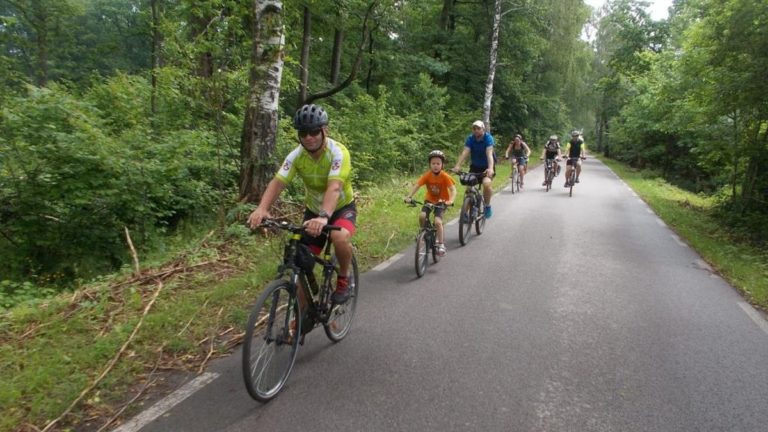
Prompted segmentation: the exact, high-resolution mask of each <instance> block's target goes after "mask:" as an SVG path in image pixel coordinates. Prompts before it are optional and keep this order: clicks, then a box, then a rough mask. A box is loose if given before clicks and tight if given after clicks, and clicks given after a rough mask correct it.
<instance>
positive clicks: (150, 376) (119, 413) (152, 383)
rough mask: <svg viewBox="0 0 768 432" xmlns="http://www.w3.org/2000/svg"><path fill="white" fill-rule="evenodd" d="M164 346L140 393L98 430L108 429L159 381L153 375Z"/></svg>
mask: <svg viewBox="0 0 768 432" xmlns="http://www.w3.org/2000/svg"><path fill="white" fill-rule="evenodd" d="M164 347H165V344H163V346H161V347H160V356H159V357H158V359H157V361H156V362H155V367H154V368H153V369H152V372H150V373H149V377H148V378H147V382H146V383H144V386H143V387H142V388H141V389H140V390H139V392H138V393H136V396H134V397H133V398H131V400H129V401H128V402H127V403H126V404H125V405H123V407H122V408H120V410H118V411H117V413H116V414H115V415H113V416H112V418H111V419H109V420H108V421H107V422H106V423H104V425H103V426H101V427H100V428H99V430H97V431H96V432H101V431H103V430H104V429H106V428H107V427H109V425H111V424H112V423H114V422H115V420H117V419H118V417H120V415H121V414H123V412H124V411H125V410H126V409H128V407H129V406H131V404H133V403H134V402H136V399H138V398H139V397H141V395H142V394H144V392H145V391H146V390H147V389H148V388H150V387H151V386H152V385H154V384H155V383H156V382H157V380H158V379H157V378H154V379H152V376H153V375H154V374H155V372H156V371H157V367H158V366H160V361H161V360H162V359H163V348H164Z"/></svg>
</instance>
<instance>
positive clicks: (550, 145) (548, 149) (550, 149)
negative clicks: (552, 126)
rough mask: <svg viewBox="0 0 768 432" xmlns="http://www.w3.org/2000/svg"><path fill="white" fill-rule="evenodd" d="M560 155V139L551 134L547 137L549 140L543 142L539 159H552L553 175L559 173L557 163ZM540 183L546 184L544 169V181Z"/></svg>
mask: <svg viewBox="0 0 768 432" xmlns="http://www.w3.org/2000/svg"><path fill="white" fill-rule="evenodd" d="M560 157H562V154H561V153H560V141H558V140H557V135H552V136H550V137H549V140H548V141H547V142H546V144H544V151H542V152H541V157H540V158H539V159H547V160H551V161H552V164H553V165H554V169H555V177H557V176H558V175H560V164H559V163H557V162H558V161H560ZM541 185H542V186H546V185H547V172H546V171H544V182H543V183H542V184H541Z"/></svg>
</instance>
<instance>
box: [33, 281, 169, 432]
mask: <svg viewBox="0 0 768 432" xmlns="http://www.w3.org/2000/svg"><path fill="white" fill-rule="evenodd" d="M157 284H158V287H157V290H155V295H154V296H152V300H150V301H149V303H148V304H147V306H146V307H145V308H144V313H143V314H142V315H141V319H139V322H138V323H136V327H134V328H133V331H132V332H131V335H130V336H128V339H127V340H126V341H125V343H123V346H122V347H121V348H120V351H118V352H117V354H115V356H114V357H112V360H110V361H109V363H108V364H107V367H106V368H105V369H104V371H103V372H101V375H99V376H98V378H96V379H95V380H94V381H93V382H92V383H91V384H90V385H89V386H88V387H86V388H85V389H84V390H83V391H82V392H81V393H80V396H78V397H77V399H75V400H74V401H72V403H71V404H70V405H69V407H67V409H66V410H64V412H63V413H61V415H60V416H58V417H57V418H55V419H54V420H52V421H51V422H50V423H48V424H47V425H46V426H45V427H44V428H43V430H42V432H46V431H49V430H51V428H52V427H53V426H55V425H56V424H57V423H59V422H60V421H61V419H63V418H64V417H65V416H67V415H68V414H69V413H70V412H72V409H73V408H74V407H75V406H77V404H78V403H80V401H81V400H82V399H83V398H84V397H85V395H87V394H88V393H90V392H91V391H92V390H93V389H94V388H96V386H97V385H98V384H99V383H100V382H101V380H103V379H104V377H105V376H107V374H108V373H109V372H110V371H111V370H112V368H113V367H114V366H115V364H117V361H118V360H119V359H120V357H121V356H122V355H123V352H125V349H126V348H128V344H130V343H131V341H133V338H134V336H136V333H138V332H139V328H141V325H142V324H143V323H144V318H146V316H147V314H148V313H149V310H150V309H152V306H153V305H154V304H155V300H157V296H158V295H160V292H161V291H162V290H163V283H162V282H161V281H158V282H157Z"/></svg>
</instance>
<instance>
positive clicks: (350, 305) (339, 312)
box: [323, 255, 360, 342]
mask: <svg viewBox="0 0 768 432" xmlns="http://www.w3.org/2000/svg"><path fill="white" fill-rule="evenodd" d="M334 260H335V259H334ZM333 274H334V275H335V274H337V273H336V272H333ZM330 282H331V283H332V285H331V286H336V285H335V282H336V281H335V280H331V281H330ZM349 289H350V296H349V300H347V302H346V303H344V304H338V305H332V307H333V308H332V309H331V312H330V315H329V317H328V321H327V322H325V323H323V330H325V335H326V336H328V339H330V340H331V341H332V342H339V341H341V340H342V339H344V337H346V336H347V334H348V333H349V329H351V328H352V319H353V318H354V317H355V310H356V309H357V297H358V294H359V292H360V273H359V271H358V269H357V258H355V256H354V255H352V274H351V275H350V279H349Z"/></svg>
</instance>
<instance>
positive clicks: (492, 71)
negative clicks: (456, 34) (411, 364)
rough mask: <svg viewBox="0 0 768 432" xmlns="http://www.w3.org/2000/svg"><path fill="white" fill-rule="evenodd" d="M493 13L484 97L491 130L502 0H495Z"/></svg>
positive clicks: (487, 123) (485, 119)
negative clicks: (489, 58)
mask: <svg viewBox="0 0 768 432" xmlns="http://www.w3.org/2000/svg"><path fill="white" fill-rule="evenodd" d="M495 3H496V6H495V9H494V13H493V33H492V35H491V55H490V57H491V61H490V64H489V65H488V79H487V80H486V81H485V98H483V122H485V129H486V130H487V131H488V132H490V131H491V99H493V80H494V79H495V77H496V59H497V57H498V55H499V28H500V27H501V0H496V1H495Z"/></svg>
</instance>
